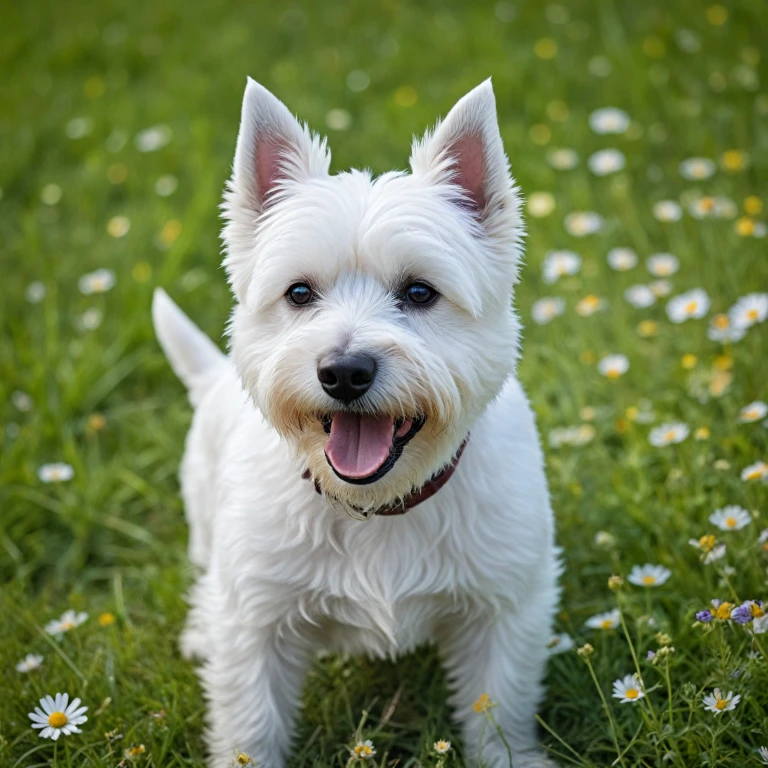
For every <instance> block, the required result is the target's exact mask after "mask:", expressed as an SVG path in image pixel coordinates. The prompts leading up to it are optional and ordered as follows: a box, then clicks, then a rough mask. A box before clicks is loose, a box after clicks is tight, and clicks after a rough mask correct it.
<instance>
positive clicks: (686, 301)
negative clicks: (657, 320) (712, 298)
mask: <svg viewBox="0 0 768 768" xmlns="http://www.w3.org/2000/svg"><path fill="white" fill-rule="evenodd" d="M707 312H709V296H708V295H707V292H706V291H705V290H704V289H703V288H694V289H692V290H690V291H686V292H685V293H681V294H680V295H679V296H675V297H674V298H673V299H670V300H669V301H668V302H667V317H669V319H670V320H671V321H672V322H673V323H682V322H685V321H686V320H689V319H690V318H694V319H698V318H700V317H704V315H706V314H707Z"/></svg>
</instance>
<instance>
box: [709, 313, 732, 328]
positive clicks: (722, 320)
mask: <svg viewBox="0 0 768 768" xmlns="http://www.w3.org/2000/svg"><path fill="white" fill-rule="evenodd" d="M730 324H731V321H730V320H729V319H728V315H715V316H714V317H713V318H712V325H714V326H715V328H717V329H719V330H721V331H722V330H725V329H726V328H728V327H729V326H730Z"/></svg>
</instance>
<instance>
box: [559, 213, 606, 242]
mask: <svg viewBox="0 0 768 768" xmlns="http://www.w3.org/2000/svg"><path fill="white" fill-rule="evenodd" d="M602 226H603V219H602V217H601V216H600V215H599V214H597V213H595V212H594V211H576V212H575V213H569V214H568V215H567V216H566V217H565V228H566V230H567V231H568V234H570V235H573V236H574V237H585V236H586V235H591V234H593V233H594V232H599V231H600V229H601V228H602Z"/></svg>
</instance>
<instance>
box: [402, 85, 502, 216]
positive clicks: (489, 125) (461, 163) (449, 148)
mask: <svg viewBox="0 0 768 768" xmlns="http://www.w3.org/2000/svg"><path fill="white" fill-rule="evenodd" d="M411 168H412V170H413V173H414V175H421V176H427V177H428V178H430V177H431V178H432V179H434V180H435V181H445V180H449V181H451V182H452V183H453V184H455V185H456V186H457V187H458V191H459V192H460V199H459V200H458V201H457V202H458V203H459V204H460V205H463V206H465V207H467V208H469V209H470V211H471V212H472V213H473V215H474V216H475V217H476V218H478V219H479V220H480V221H482V222H487V221H488V220H489V219H490V218H491V217H492V216H493V214H494V213H498V212H500V211H501V210H503V209H504V208H505V207H506V208H509V207H510V206H511V207H512V208H513V209H515V210H516V208H517V197H516V193H515V186H514V182H513V180H512V177H511V176H510V172H509V161H508V160H507V156H506V155H505V154H504V146H503V144H502V142H501V134H500V133H499V124H498V120H497V117H496V98H495V96H494V94H493V87H492V86H491V81H490V80H486V81H485V82H484V83H481V84H480V85H478V86H477V88H474V89H473V90H471V91H470V92H469V93H468V94H467V95H466V96H464V97H463V98H461V99H459V101H458V102H457V103H456V105H455V106H454V107H453V109H452V110H451V111H450V112H449V113H448V115H447V117H446V118H445V120H443V121H442V122H440V123H438V124H437V125H436V126H435V128H434V130H433V131H427V133H426V134H425V135H424V138H422V139H420V140H416V141H414V144H413V147H412V150H411ZM510 213H512V211H511V210H510Z"/></svg>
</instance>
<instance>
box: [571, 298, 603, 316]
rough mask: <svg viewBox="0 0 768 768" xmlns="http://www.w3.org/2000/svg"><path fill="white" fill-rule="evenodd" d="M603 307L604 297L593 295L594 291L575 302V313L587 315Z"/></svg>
mask: <svg viewBox="0 0 768 768" xmlns="http://www.w3.org/2000/svg"><path fill="white" fill-rule="evenodd" d="M603 307H605V299H601V298H600V297H599V296H595V294H594V293H590V294H589V295H587V296H585V297H584V298H583V299H579V301H578V302H577V304H576V314H577V315H580V316H581V317H589V316H590V315H594V314H595V312H598V311H599V310H601V309H603Z"/></svg>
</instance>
